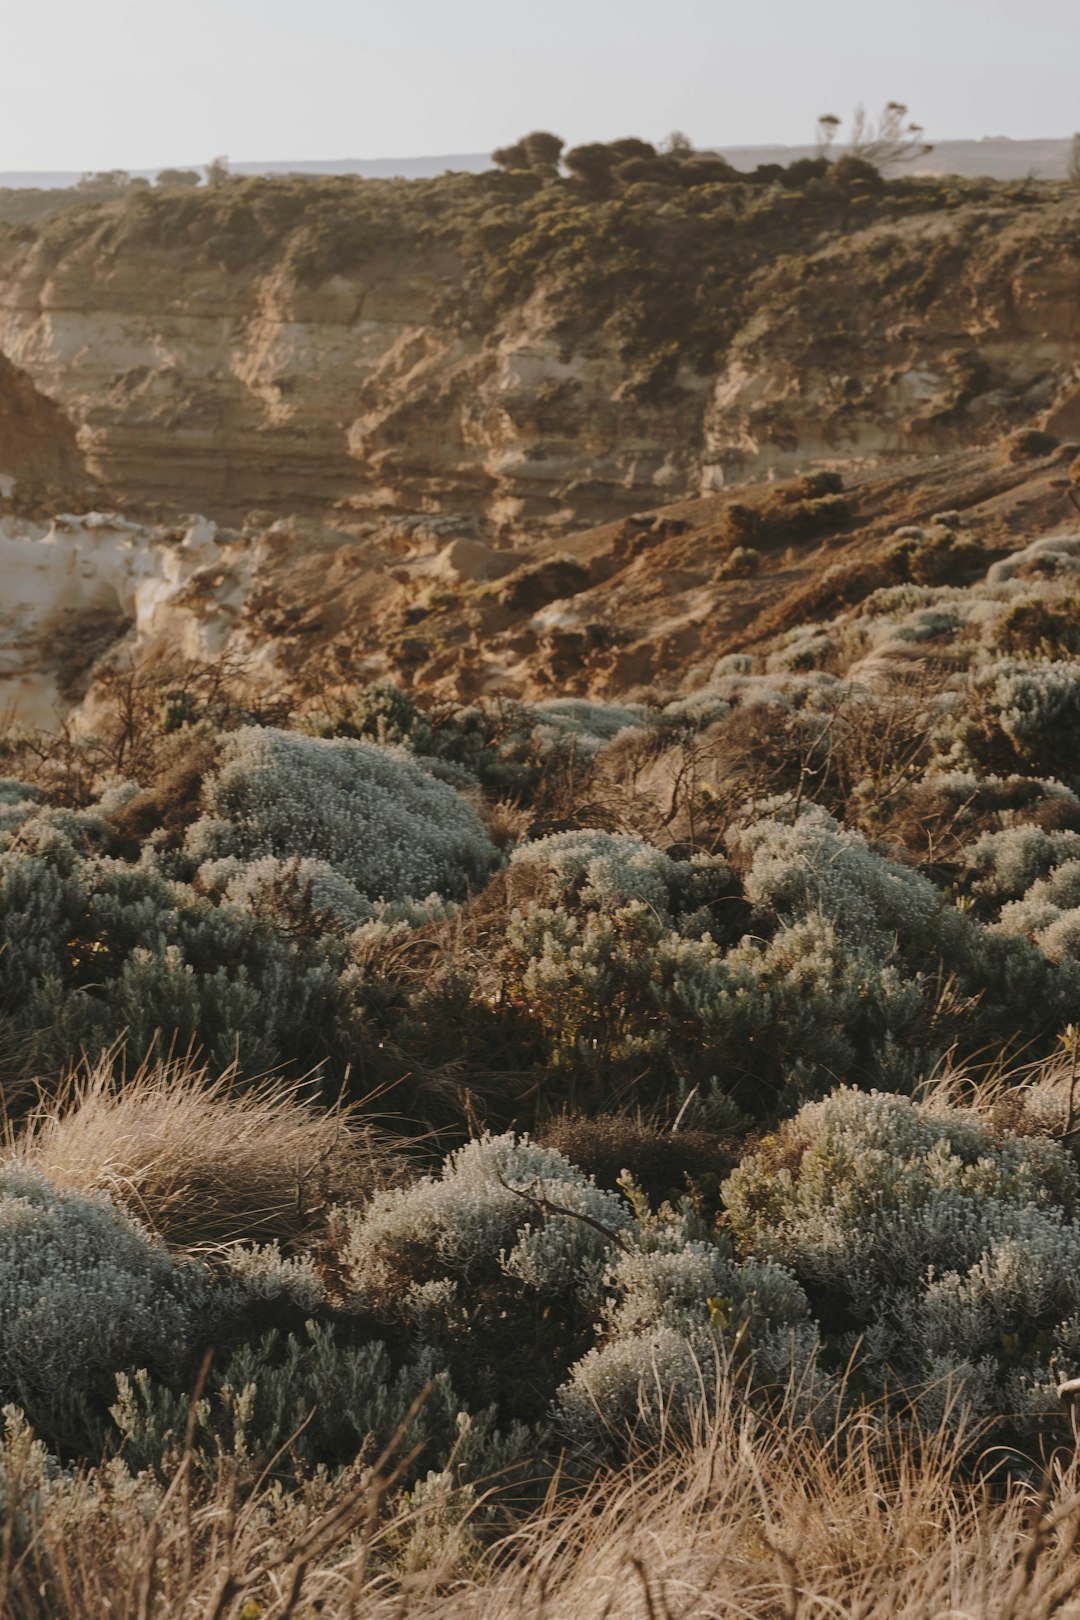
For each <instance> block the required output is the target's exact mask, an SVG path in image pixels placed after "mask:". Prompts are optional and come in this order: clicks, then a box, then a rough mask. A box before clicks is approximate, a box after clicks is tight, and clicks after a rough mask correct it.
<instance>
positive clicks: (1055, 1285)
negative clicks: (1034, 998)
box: [723, 1088, 1080, 1410]
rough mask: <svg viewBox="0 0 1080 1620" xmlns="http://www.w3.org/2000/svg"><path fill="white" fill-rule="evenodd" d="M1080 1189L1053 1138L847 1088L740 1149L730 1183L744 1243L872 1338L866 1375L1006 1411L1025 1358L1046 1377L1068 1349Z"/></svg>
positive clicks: (842, 1322)
mask: <svg viewBox="0 0 1080 1620" xmlns="http://www.w3.org/2000/svg"><path fill="white" fill-rule="evenodd" d="M778 1159H779V1162H777V1160H778ZM1078 1190H1080V1187H1078V1178H1077V1171H1076V1166H1075V1164H1074V1163H1073V1160H1072V1158H1071V1157H1070V1155H1069V1154H1068V1153H1067V1152H1066V1151H1065V1149H1064V1148H1063V1147H1062V1146H1061V1145H1060V1144H1059V1143H1057V1142H1054V1141H1052V1140H1050V1139H1048V1138H1046V1137H1037V1136H1036V1137H1025V1138H1021V1137H1017V1136H1011V1135H1008V1134H1006V1135H995V1134H994V1132H993V1131H992V1130H991V1128H990V1127H989V1125H988V1124H987V1123H986V1121H985V1120H984V1119H981V1118H979V1117H976V1116H974V1115H971V1114H968V1113H965V1112H964V1111H963V1110H960V1109H955V1108H950V1109H944V1108H930V1107H928V1106H925V1105H924V1106H919V1105H917V1104H915V1103H913V1102H911V1101H910V1100H908V1099H906V1098H902V1097H894V1096H884V1095H881V1094H880V1093H869V1094H868V1093H864V1092H858V1091H854V1090H852V1089H850V1088H845V1089H843V1090H840V1091H837V1092H836V1093H834V1094H833V1095H832V1096H831V1097H829V1098H827V1099H826V1100H825V1101H823V1102H819V1103H812V1104H808V1105H807V1106H806V1107H804V1108H803V1109H802V1111H801V1112H800V1113H799V1114H798V1115H797V1116H796V1118H795V1119H794V1120H793V1121H791V1122H789V1123H788V1124H787V1125H785V1126H784V1127H782V1129H781V1133H780V1140H779V1143H778V1144H775V1145H772V1146H770V1144H765V1145H764V1147H763V1150H762V1151H760V1152H758V1153H757V1154H753V1155H751V1156H750V1157H749V1158H747V1159H746V1160H744V1161H743V1163H742V1164H741V1165H740V1166H739V1167H738V1169H737V1170H735V1171H734V1172H733V1173H732V1175H731V1176H730V1177H729V1178H728V1180H727V1182H726V1183H725V1184H724V1188H723V1196H724V1199H725V1202H726V1205H727V1209H728V1215H729V1219H730V1222H731V1228H732V1232H733V1234H734V1236H735V1240H736V1243H737V1245H738V1249H739V1251H740V1252H741V1253H743V1254H744V1255H754V1256H756V1257H758V1258H761V1259H767V1260H771V1261H774V1262H775V1263H777V1264H780V1265H784V1266H787V1267H790V1268H791V1270H792V1271H793V1272H794V1274H795V1276H796V1277H797V1278H798V1279H799V1281H800V1282H801V1283H802V1284H803V1285H804V1286H805V1287H806V1288H807V1290H808V1291H809V1293H810V1296H811V1301H812V1303H813V1304H814V1305H815V1306H816V1309H817V1311H818V1313H819V1314H820V1315H821V1318H822V1327H823V1329H825V1330H827V1331H829V1332H833V1333H835V1332H838V1331H839V1333H840V1335H841V1340H842V1342H846V1345H847V1347H848V1349H854V1348H855V1341H856V1336H857V1335H859V1334H861V1335H862V1336H863V1353H864V1356H865V1365H866V1368H867V1369H868V1371H869V1373H870V1374H871V1375H872V1376H874V1377H876V1378H878V1379H879V1380H881V1381H883V1382H884V1383H886V1384H892V1385H893V1386H894V1387H895V1386H896V1385H898V1384H899V1385H901V1386H904V1385H906V1386H908V1387H913V1386H923V1387H925V1386H926V1385H928V1384H930V1383H933V1382H934V1381H935V1380H936V1381H938V1383H939V1385H940V1384H941V1381H942V1380H944V1381H945V1382H946V1383H948V1382H950V1381H951V1383H952V1385H953V1387H954V1389H959V1390H961V1391H962V1392H963V1393H965V1395H966V1398H967V1400H968V1401H969V1402H971V1403H973V1404H976V1405H979V1406H981V1407H982V1408H983V1409H984V1410H985V1409H991V1408H993V1406H994V1404H995V1403H996V1404H997V1409H998V1410H1006V1409H1007V1407H1006V1405H1005V1404H1004V1403H1005V1395H1004V1389H1005V1384H1006V1382H1007V1381H1008V1380H1010V1379H1012V1378H1013V1376H1014V1374H1015V1373H1016V1372H1017V1370H1018V1367H1019V1368H1023V1369H1027V1371H1028V1372H1029V1374H1030V1376H1031V1377H1032V1379H1033V1380H1034V1381H1035V1382H1036V1383H1038V1382H1039V1381H1040V1379H1041V1381H1042V1382H1045V1377H1046V1372H1045V1369H1046V1365H1047V1361H1048V1358H1049V1355H1050V1353H1051V1351H1052V1349H1053V1348H1054V1347H1055V1345H1056V1346H1057V1347H1058V1349H1059V1352H1060V1351H1063V1350H1065V1349H1067V1347H1068V1341H1069V1330H1068V1326H1067V1324H1068V1322H1069V1320H1070V1319H1071V1318H1072V1317H1073V1316H1074V1315H1075V1314H1076V1312H1077V1311H1078V1309H1080V1272H1078V1270H1077V1267H1076V1264H1075V1256H1076V1252H1077V1245H1078V1243H1080V1226H1078V1225H1077V1222H1076V1206H1077V1195H1078ZM845 1335H846V1340H845V1338H844V1336H845ZM973 1368H974V1369H978V1376H977V1377H974V1376H973V1377H971V1378H969V1374H970V1371H971V1369H973ZM969 1385H970V1387H969ZM939 1398H941V1397H940V1391H939Z"/></svg>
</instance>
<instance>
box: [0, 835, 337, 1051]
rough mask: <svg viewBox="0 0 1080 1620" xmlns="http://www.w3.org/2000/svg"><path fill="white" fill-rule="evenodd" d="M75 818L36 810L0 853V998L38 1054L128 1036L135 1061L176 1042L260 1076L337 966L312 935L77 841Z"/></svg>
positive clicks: (293, 1037)
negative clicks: (64, 819) (65, 821)
mask: <svg viewBox="0 0 1080 1620" xmlns="http://www.w3.org/2000/svg"><path fill="white" fill-rule="evenodd" d="M86 838H87V834H86V826H85V823H84V822H78V823H77V824H76V826H75V827H74V829H71V828H69V827H67V826H62V825H58V824H57V822H56V818H55V815H54V814H53V813H50V814H49V816H48V817H35V818H33V819H32V821H31V822H30V823H28V824H27V826H26V827H24V828H23V830H22V832H21V833H20V837H19V839H18V842H17V843H15V844H12V845H11V846H10V847H9V848H7V849H6V850H3V851H0V997H2V998H3V1000H4V1002H5V1004H6V1006H7V1009H8V1016H9V1018H10V1020H11V1022H12V1025H13V1027H14V1029H16V1030H17V1031H20V1032H22V1033H24V1034H26V1035H29V1036H31V1037H32V1039H33V1041H34V1046H35V1049H36V1050H37V1051H38V1052H39V1054H40V1055H41V1057H42V1058H43V1059H45V1060H47V1061H53V1062H58V1063H64V1062H70V1061H71V1060H72V1058H73V1057H75V1056H76V1055H77V1054H78V1053H79V1052H80V1050H85V1051H87V1052H90V1053H91V1054H92V1055H96V1054H97V1053H98V1052H100V1051H102V1050H103V1049H105V1048H107V1047H110V1046H111V1045H112V1044H113V1043H115V1042H116V1041H117V1040H119V1039H120V1038H121V1037H123V1036H125V1035H126V1038H127V1041H128V1048H129V1054H130V1056H132V1057H134V1058H136V1059H138V1058H140V1057H142V1056H143V1055H145V1054H147V1053H148V1052H150V1051H151V1050H153V1049H154V1048H155V1046H160V1047H161V1048H162V1049H165V1050H167V1049H168V1048H169V1047H170V1045H171V1044H172V1043H173V1042H174V1040H178V1041H179V1043H180V1045H181V1047H183V1046H184V1045H186V1044H188V1043H189V1042H192V1041H194V1042H196V1043H198V1044H199V1045H200V1046H201V1048H202V1050H203V1053H204V1055H205V1056H206V1057H207V1059H208V1060H210V1061H211V1062H212V1063H216V1064H220V1065H223V1066H224V1065H226V1064H228V1063H230V1062H232V1061H233V1059H234V1058H235V1057H236V1056H237V1051H238V1048H239V1054H240V1057H241V1059H242V1061H243V1062H244V1064H245V1066H246V1067H247V1068H248V1069H249V1071H251V1072H258V1071H259V1070H260V1069H262V1068H265V1067H267V1066H268V1065H270V1064H273V1063H275V1062H280V1061H282V1059H283V1057H284V1056H286V1055H288V1054H289V1053H291V1052H292V1051H293V1050H295V1048H296V1044H297V1042H298V1041H302V1040H303V1035H304V1031H305V1029H306V1028H308V1027H310V1026H312V1025H316V1024H318V1023H319V1022H320V1021H321V1020H322V1018H323V1017H324V1016H325V1011H326V1008H327V1006H328V1005H329V1002H330V999H331V997H332V996H333V994H334V991H335V987H336V983H337V975H338V972H339V971H340V963H339V962H338V961H337V959H336V958H335V956H334V953H333V951H332V949H330V947H329V946H328V945H326V944H324V943H323V942H322V941H321V940H319V939H309V938H303V937H297V936H296V935H294V934H293V933H292V932H291V931H290V929H289V926H288V923H289V919H288V917H287V916H283V917H282V918H270V919H269V920H266V919H261V918H259V917H256V916H253V915H252V914H251V913H250V912H248V911H244V910H241V909H240V908H239V907H237V906H235V905H231V904H225V905H213V904H212V903H211V902H210V901H209V900H208V899H207V898H205V897H203V896H201V895H198V894H196V893H195V892H194V891H193V890H192V889H191V888H190V887H188V886H187V885H186V884H183V883H178V882H174V881H171V880H170V879H168V878H167V877H165V876H164V875H163V873H162V872H161V871H160V870H158V868H157V866H156V865H155V862H154V860H153V858H152V856H149V857H147V858H144V859H143V860H142V861H140V862H139V863H138V864H136V865H132V864H129V863H128V862H126V861H121V860H117V859H115V858H113V857H110V856H105V855H100V854H97V853H95V852H94V851H93V850H92V849H87V848H86V847H85V844H86Z"/></svg>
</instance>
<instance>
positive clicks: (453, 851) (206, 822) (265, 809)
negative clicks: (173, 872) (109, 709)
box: [187, 726, 495, 899]
mask: <svg viewBox="0 0 1080 1620" xmlns="http://www.w3.org/2000/svg"><path fill="white" fill-rule="evenodd" d="M204 797H205V807H206V814H205V815H204V816H203V817H202V818H201V819H200V820H199V821H197V822H196V823H195V824H194V826H193V827H192V828H191V829H190V831H189V834H188V840H187V850H188V853H189V855H190V856H191V858H192V859H193V860H195V861H197V862H207V861H218V860H221V859H222V858H224V857H227V856H234V857H235V858H236V859H238V860H240V861H243V862H252V861H259V860H263V859H265V858H266V857H267V856H270V857H273V858H275V859H278V860H289V859H292V858H295V857H298V856H299V857H300V858H302V859H310V860H315V861H320V862H325V863H326V865H327V866H329V867H331V868H332V869H333V870H334V871H335V872H336V873H338V874H339V875H340V876H341V877H342V878H344V879H346V880H347V881H348V882H349V883H350V884H352V885H353V886H354V887H355V888H356V890H357V891H358V892H359V893H360V894H361V895H365V896H367V897H368V898H369V899H401V898H404V897H406V896H417V897H422V896H424V895H427V894H430V893H432V892H433V891H435V892H437V893H439V894H442V895H446V896H449V897H460V896H461V895H463V894H464V893H465V892H466V890H467V889H468V888H469V887H470V885H475V884H479V883H481V882H483V880H484V878H485V877H486V876H487V874H488V873H489V871H490V870H491V868H492V866H493V864H494V862H495V850H494V846H493V845H492V843H491V841H490V839H489V838H488V836H487V833H486V832H485V830H484V827H483V823H482V822H481V821H480V818H479V817H478V816H477V814H476V812H475V811H474V810H472V809H471V808H470V806H469V805H468V804H467V803H466V802H465V800H464V799H463V798H462V797H461V796H460V794H458V793H456V792H455V791H454V789H453V788H451V787H448V786H447V785H446V783H444V782H439V781H437V780H436V779H435V777H433V776H432V775H431V773H430V772H429V771H427V770H425V769H424V768H423V766H422V765H419V764H417V763H416V761H415V760H414V759H413V758H411V757H410V756H409V755H408V754H406V753H404V752H403V751H401V750H399V749H394V748H384V747H380V746H379V745H378V744H376V743H370V742H363V741H357V740H354V739H352V738H341V737H339V738H325V737H311V736H305V735H303V734H301V733H298V732H286V731H277V730H274V729H273V728H271V727H260V726H248V727H245V728H244V729H242V730H240V731H237V732H233V733H232V734H231V735H230V736H228V737H227V738H226V740H225V743H224V745H223V748H222V752H221V757H220V763H219V767H218V769H217V771H216V773H215V774H214V775H213V777H211V778H210V780H209V781H208V782H207V784H206V786H205V790H204Z"/></svg>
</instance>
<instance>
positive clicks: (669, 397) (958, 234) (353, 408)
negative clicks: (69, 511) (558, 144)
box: [0, 174, 1080, 541]
mask: <svg viewBox="0 0 1080 1620" xmlns="http://www.w3.org/2000/svg"><path fill="white" fill-rule="evenodd" d="M0 349H2V351H3V352H4V353H5V354H6V355H7V356H8V357H9V358H10V359H11V360H12V361H13V362H14V363H15V364H16V365H18V366H19V367H20V368H21V369H22V370H23V371H24V372H25V373H27V374H28V376H29V377H30V378H32V379H33V382H34V384H35V385H36V387H37V389H38V390H40V391H41V392H42V393H43V394H45V395H47V396H48V397H49V399H51V400H52V401H54V402H55V404H56V406H57V407H58V409H59V411H61V412H62V413H63V416H64V417H66V418H67V419H68V420H69V421H70V423H72V424H74V427H75V429H76V431H77V442H78V446H79V449H80V451H81V453H82V455H83V456H84V457H85V460H86V463H87V465H88V467H89V468H90V469H91V470H92V472H93V473H94V474H95V475H96V476H97V477H98V478H99V479H100V480H101V482H102V483H103V484H104V486H106V487H107V488H108V490H109V491H110V492H111V495H112V497H113V499H114V501H115V503H116V504H117V505H120V506H122V507H123V508H124V509H125V510H131V511H134V512H144V513H145V512H147V511H150V512H152V513H153V514H155V515H158V516H168V515H170V514H175V513H178V512H179V513H183V512H190V511H200V512H205V513H207V514H208V515H210V516H212V517H214V518H217V519H218V520H220V521H226V522H236V521H238V520H240V519H242V518H244V517H245V516H247V515H248V514H250V513H251V512H252V510H253V509H255V510H258V511H262V512H265V513H266V514H268V515H270V516H280V515H283V514H287V513H299V514H306V515H308V516H320V517H324V518H325V517H326V516H327V515H328V514H330V513H333V514H334V518H333V521H334V522H335V523H343V524H346V525H348V524H353V525H355V524H356V523H358V522H363V521H366V520H372V519H376V518H379V517H382V516H385V515H387V514H401V515H407V514H424V513H426V514H432V515H443V516H456V517H459V518H462V519H463V520H465V522H466V524H467V525H468V526H469V527H470V528H471V529H472V530H473V531H474V532H476V533H478V534H480V535H483V536H485V537H488V538H497V539H501V540H503V541H506V540H517V541H521V540H523V539H526V540H528V539H537V538H539V537H540V536H541V535H543V533H544V532H548V533H554V534H559V533H565V532H567V531H569V530H570V529H572V528H574V527H580V526H581V525H582V524H583V523H589V522H600V521H603V520H605V519H608V518H612V517H614V516H616V515H617V514H619V513H620V512H626V511H633V510H635V509H639V508H641V507H644V506H650V505H656V504H659V503H661V502H663V501H665V500H670V499H674V498H684V497H687V496H691V495H695V494H699V493H704V492H708V491H710V490H716V489H718V488H720V487H722V486H725V485H728V484H730V483H732V482H738V481H740V480H742V479H745V478H747V477H753V476H759V475H761V474H762V473H763V472H764V473H768V472H769V471H770V470H775V472H776V473H777V474H781V475H783V474H787V473H789V472H791V471H793V470H795V469H796V468H803V467H805V466H807V465H808V464H813V463H818V464H821V463H839V462H841V461H847V460H850V459H851V458H855V459H864V460H870V461H873V460H876V459H880V458H882V457H890V456H894V455H897V454H903V453H912V452H919V453H923V454H925V453H927V452H933V451H938V450H944V449H955V448H957V447H963V446H966V445H971V444H976V443H982V442H985V441H986V440H987V438H988V437H990V436H992V435H994V434H996V433H998V432H1000V431H1002V430H1003V429H1004V428H1006V427H1008V426H1011V425H1015V424H1017V423H1021V422H1031V421H1033V420H1042V419H1050V420H1051V421H1052V422H1053V423H1054V424H1055V425H1056V426H1057V429H1058V431H1059V432H1065V433H1071V432H1073V431H1078V430H1080V202H1078V201H1077V200H1076V199H1075V198H1072V197H1070V196H1069V194H1068V193H1066V192H1065V190H1064V188H1061V187H1057V186H1051V185H1047V186H1043V187H1030V188H1024V187H1016V186H1012V187H1007V186H1001V185H997V184H994V183H992V182H985V183H984V182H980V183H963V184H961V183H952V184H951V185H950V184H949V183H946V182H939V181H933V182H932V181H921V182H915V181H908V182H894V183H892V184H890V185H888V186H882V187H879V188H874V187H871V186H868V185H867V183H866V182H865V181H862V182H860V183H859V184H850V185H846V186H841V185H839V183H837V184H836V185H830V186H824V185H823V184H822V183H820V182H819V183H816V189H815V188H814V186H813V185H810V186H807V187H804V188H802V189H801V190H800V189H787V190H786V189H784V188H783V187H782V186H780V185H779V184H774V185H772V186H771V187H769V188H766V189H762V188H761V187H756V188H755V187H751V186H749V185H742V184H725V185H705V186H698V187H694V188H692V189H687V190H685V191H679V192H677V193H674V194H673V193H672V192H671V191H670V190H667V189H663V188H659V187H656V186H650V185H648V184H640V185H635V186H631V187H630V188H629V189H628V190H626V191H625V192H624V193H622V194H621V195H619V196H614V197H613V196H608V197H594V196H590V195H588V194H587V193H584V192H582V190H581V188H580V187H577V186H575V185H574V184H573V183H572V182H567V181H549V182H547V183H544V182H542V181H541V180H540V179H538V178H536V177H535V176H531V175H529V176H526V175H506V174H491V175H478V176H476V175H450V176H446V177H444V178H443V179H441V180H437V181H428V182H415V183H404V182H372V181H367V182H356V181H342V180H332V181H325V180H324V181H311V180H309V181H284V180H279V181H264V180H246V181H232V182H229V183H227V184H226V185H224V186H221V187H219V188H216V189H215V190H213V191H207V192H202V193H194V194H184V195H180V194H176V193H172V194H169V193H160V194H159V193H140V194H136V195H134V196H132V197H130V198H128V199H125V200H122V201H116V202H111V203H103V204H98V205H96V206H92V207H86V208H81V209H79V210H73V211H70V212H68V213H66V214H63V215H60V216H57V217H54V218H52V219H49V220H46V221H43V222H40V223H39V224H38V225H23V226H20V227H18V228H9V229H7V230H6V231H3V232H0Z"/></svg>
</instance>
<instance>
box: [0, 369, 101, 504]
mask: <svg viewBox="0 0 1080 1620" xmlns="http://www.w3.org/2000/svg"><path fill="white" fill-rule="evenodd" d="M93 493H94V486H93V481H92V480H91V479H90V477H89V476H88V474H87V471H86V467H85V465H84V463H83V458H82V455H81V454H80V451H79V447H78V444H77V441H76V434H75V428H74V426H73V425H72V423H71V422H70V421H69V420H68V418H67V417H66V416H65V415H64V413H63V411H61V410H60V409H59V407H58V406H57V405H55V404H54V403H53V401H52V400H50V399H46V398H45V397H44V396H43V395H42V394H41V393H39V391H38V390H37V388H35V386H34V383H33V381H32V380H31V378H30V377H28V376H27V375H26V373H25V372H24V371H20V370H19V369H18V368H17V367H16V366H13V365H12V363H11V361H10V360H7V359H5V358H4V356H3V355H2V354H0V510H3V509H4V507H7V509H8V510H14V511H19V512H34V511H37V510H50V509H51V510H52V511H56V510H57V508H59V507H62V506H71V505H82V504H83V503H84V502H86V501H87V500H88V499H90V498H91V497H92V495H93Z"/></svg>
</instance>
